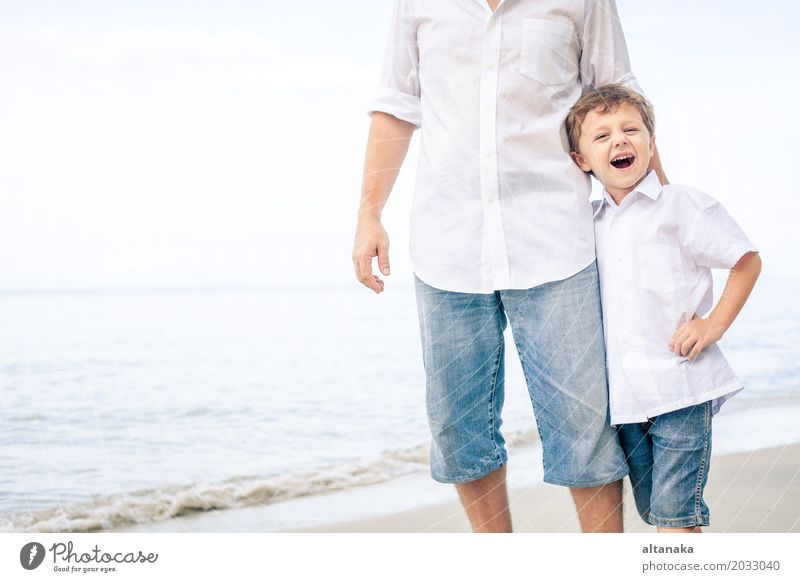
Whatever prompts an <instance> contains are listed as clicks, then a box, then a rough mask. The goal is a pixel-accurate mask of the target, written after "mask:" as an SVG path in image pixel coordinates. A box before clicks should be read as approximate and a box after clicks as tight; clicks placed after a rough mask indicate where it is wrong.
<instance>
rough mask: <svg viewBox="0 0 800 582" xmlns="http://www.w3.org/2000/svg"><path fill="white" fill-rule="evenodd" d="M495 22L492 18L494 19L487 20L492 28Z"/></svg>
mask: <svg viewBox="0 0 800 582" xmlns="http://www.w3.org/2000/svg"><path fill="white" fill-rule="evenodd" d="M496 24H497V21H496V20H494V19H492V20H490V21H489V26H490V27H492V28H494V27H495V25H496Z"/></svg>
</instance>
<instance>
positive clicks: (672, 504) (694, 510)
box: [650, 402, 711, 532]
mask: <svg viewBox="0 0 800 582" xmlns="http://www.w3.org/2000/svg"><path fill="white" fill-rule="evenodd" d="M650 434H651V436H652V439H653V495H652V504H651V510H650V523H652V524H653V525H655V526H657V527H658V531H659V532H663V531H667V530H670V531H674V530H677V531H679V532H680V531H698V532H699V529H700V528H699V526H707V525H708V524H709V511H708V506H707V505H706V503H705V501H704V499H703V491H704V490H705V486H706V482H707V481H708V469H709V462H710V460H711V402H704V403H703V404H698V405H696V406H690V407H688V408H682V409H680V410H676V411H674V412H668V413H665V414H661V415H659V416H657V417H656V418H654V419H652V426H651V427H650Z"/></svg>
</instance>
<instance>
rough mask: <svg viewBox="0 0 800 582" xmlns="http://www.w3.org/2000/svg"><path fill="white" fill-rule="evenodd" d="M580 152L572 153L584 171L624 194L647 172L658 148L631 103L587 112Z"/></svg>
mask: <svg viewBox="0 0 800 582" xmlns="http://www.w3.org/2000/svg"><path fill="white" fill-rule="evenodd" d="M578 150H579V151H578V152H572V153H571V154H570V155H571V156H572V159H573V160H575V163H577V164H578V167H580V169H581V170H583V171H584V172H589V171H591V172H593V173H594V176H595V178H597V179H598V180H600V182H601V183H602V184H603V186H604V187H605V189H606V190H607V191H608V193H609V194H611V195H612V196H614V197H615V199H616V198H617V197H622V196H625V195H626V194H628V193H629V192H630V191H631V190H633V188H634V186H635V185H636V184H637V183H638V182H639V181H640V180H641V179H642V178H643V177H644V176H645V174H646V173H647V167H648V166H649V165H650V159H651V158H652V157H653V152H654V151H655V136H651V135H650V132H649V131H647V127H645V125H644V121H642V116H641V114H640V113H639V110H638V109H636V107H634V106H633V105H630V104H628V103H620V104H619V105H618V106H617V108H616V109H614V110H612V111H609V112H607V113H598V110H597V109H595V110H593V111H590V112H589V113H588V114H587V115H586V119H584V120H583V124H582V125H581V137H580V139H579V140H578Z"/></svg>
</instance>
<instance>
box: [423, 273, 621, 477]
mask: <svg viewBox="0 0 800 582" xmlns="http://www.w3.org/2000/svg"><path fill="white" fill-rule="evenodd" d="M416 293H417V310H418V314H419V324H420V335H421V339H422V355H423V361H424V365H425V375H426V383H427V411H428V423H429V426H430V430H431V434H432V444H431V453H430V461H431V475H432V477H433V478H434V479H435V480H436V481H440V482H442V483H465V482H468V481H474V480H476V479H479V478H481V477H483V476H485V475H486V474H488V473H491V472H492V471H494V470H496V469H499V468H500V467H502V466H503V465H504V464H505V463H506V461H507V455H506V450H505V440H504V439H503V436H502V434H501V432H500V425H501V424H502V420H501V418H500V413H501V411H502V408H503V396H504V386H503V383H504V382H503V381H504V365H503V356H504V341H503V331H504V330H505V328H506V324H507V322H510V323H511V330H512V333H513V337H514V343H515V344H516V346H517V351H518V352H519V355H520V359H521V361H522V369H523V371H524V373H525V378H526V381H527V384H528V392H529V394H530V397H531V401H532V403H533V410H534V414H535V416H536V425H537V428H538V430H539V436H540V438H541V442H542V450H543V457H544V481H545V482H547V483H552V484H555V485H565V486H568V487H595V486H598V485H603V484H605V483H611V482H614V481H618V480H620V479H622V478H623V477H624V476H625V475H627V474H628V465H627V463H626V462H625V457H624V455H623V453H622V449H621V447H620V445H619V440H618V437H617V433H616V430H614V428H613V427H611V425H610V424H609V417H608V388H607V382H606V370H605V348H604V345H603V324H602V316H601V310H600V289H599V284H598V277H597V264H596V263H595V262H592V264H590V265H589V266H588V267H586V268H584V269H583V270H582V271H580V272H579V273H577V274H575V275H573V276H571V277H569V278H567V279H564V280H562V281H553V282H550V283H545V284H543V285H539V286H537V287H533V288H531V289H515V290H507V291H495V292H494V293H488V294H483V293H477V294H476V293H456V292H452V291H442V290H440V289H435V288H433V287H431V286H429V285H427V284H425V283H423V282H422V281H421V280H420V279H419V278H416Z"/></svg>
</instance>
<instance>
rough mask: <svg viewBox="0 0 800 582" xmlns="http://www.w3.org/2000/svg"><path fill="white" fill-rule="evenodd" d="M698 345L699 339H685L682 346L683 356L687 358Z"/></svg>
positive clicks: (692, 337)
mask: <svg viewBox="0 0 800 582" xmlns="http://www.w3.org/2000/svg"><path fill="white" fill-rule="evenodd" d="M696 343H697V338H696V337H694V336H691V337H689V338H688V339H685V340H684V341H683V343H682V344H681V355H682V356H685V355H686V354H688V353H689V352H690V351H692V347H693V346H694V345H695V344H696Z"/></svg>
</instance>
